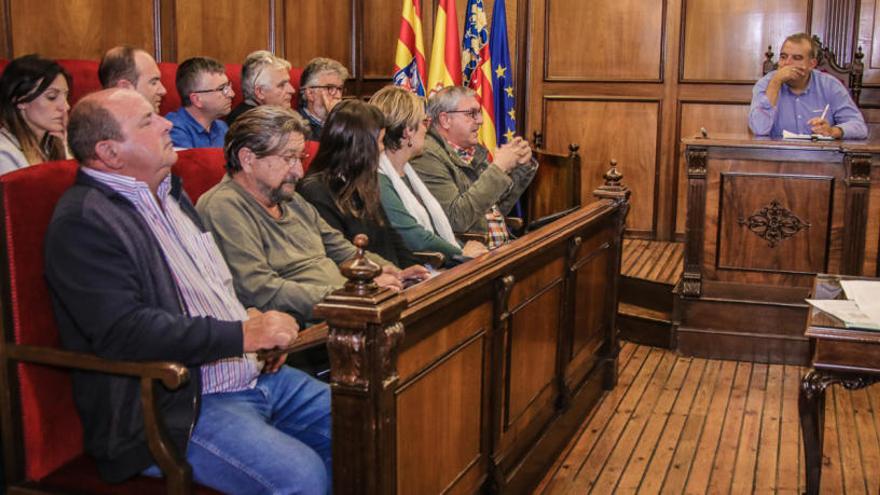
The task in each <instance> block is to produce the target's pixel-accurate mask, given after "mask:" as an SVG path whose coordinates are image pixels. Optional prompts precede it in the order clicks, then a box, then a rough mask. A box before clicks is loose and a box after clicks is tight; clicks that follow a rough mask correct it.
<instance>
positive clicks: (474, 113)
mask: <svg viewBox="0 0 880 495" xmlns="http://www.w3.org/2000/svg"><path fill="white" fill-rule="evenodd" d="M443 113H463V114H464V115H466V116H468V117H470V119H471V120H477V117H479V116H480V115H482V114H483V110H482V109H481V108H472V109H470V110H450V111H448V112H443Z"/></svg>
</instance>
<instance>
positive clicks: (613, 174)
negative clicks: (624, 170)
mask: <svg viewBox="0 0 880 495" xmlns="http://www.w3.org/2000/svg"><path fill="white" fill-rule="evenodd" d="M602 177H603V178H604V179H605V183H604V184H602V185H601V186H599V187H598V188H596V190H595V191H593V196H595V197H597V198H599V199H613V200H615V201H629V195H630V190H629V188H628V187H626V186H624V185H623V184H622V183H621V181H622V180H623V174H621V173H620V172H618V171H617V160H613V159H612V160H611V168H610V169H608V171H607V172H605V174H604V175H602Z"/></svg>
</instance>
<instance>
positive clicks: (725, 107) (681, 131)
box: [675, 102, 749, 235]
mask: <svg viewBox="0 0 880 495" xmlns="http://www.w3.org/2000/svg"><path fill="white" fill-rule="evenodd" d="M680 108H681V110H680V115H681V119H680V120H679V123H678V135H679V136H681V138H687V137H692V136H697V135H699V134H700V129H701V128H703V129H706V131H707V132H708V133H709V135H710V136H715V135H718V134H728V133H729V134H745V133H748V132H749V104H748V103H743V104H738V103H734V104H724V103H705V102H693V103H691V102H682V103H681V107H680ZM684 148H685V147H684V145H683V144H681V141H680V140H679V142H678V150H679V151H678V167H677V169H678V171H677V173H676V176H677V177H676V183H677V187H676V202H675V233H676V234H680V235H684V222H685V214H686V213H687V160H685V157H684Z"/></svg>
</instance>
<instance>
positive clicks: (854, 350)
mask: <svg viewBox="0 0 880 495" xmlns="http://www.w3.org/2000/svg"><path fill="white" fill-rule="evenodd" d="M841 278H860V277H842V276H834V275H818V276H817V277H816V282H815V285H814V288H813V297H814V298H816V299H836V298H838V297H839V296H840V295H841V293H842V289H841V287H840V279H841ZM806 328H807V330H806V332H805V335H806V336H807V337H808V338H809V339H810V343H811V347H812V357H811V358H810V363H811V365H812V369H811V370H810V371H809V372H808V373H807V374H806V375H805V376H804V378H803V381H802V382H801V388H800V393H799V396H798V411H799V413H800V421H801V429H802V431H803V434H804V457H805V460H806V466H805V470H806V474H807V494H808V495H813V494H818V493H819V486H820V483H819V482H820V478H821V474H822V433H823V430H824V426H825V417H824V416H825V414H824V413H825V388H827V387H828V386H829V385H832V384H834V383H839V384H841V385H843V386H844V387H845V388H847V389H850V390H855V389H859V388H863V387H866V386H868V385H871V384H872V383H875V382H877V381H880V332H878V331H873V330H861V329H858V328H846V326H845V325H844V324H843V322H842V321H840V320H838V319H837V318H835V317H833V316H831V315H829V314H827V313H825V312H823V311H820V310H818V309H816V308H811V309H810V311H809V317H808V319H807V327H806Z"/></svg>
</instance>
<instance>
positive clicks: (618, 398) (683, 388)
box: [535, 343, 880, 494]
mask: <svg viewBox="0 0 880 495" xmlns="http://www.w3.org/2000/svg"><path fill="white" fill-rule="evenodd" d="M804 372H805V370H804V369H803V368H801V367H798V366H784V365H767V364H759V363H749V362H737V361H720V360H711V359H699V358H689V357H679V356H677V355H676V354H675V353H673V352H671V351H668V350H665V349H659V348H653V347H648V346H640V345H636V344H632V343H625V344H624V345H623V350H622V352H621V355H620V381H619V383H618V385H617V387H616V388H615V389H614V390H612V391H610V392H608V393H607V394H606V395H605V396H604V397H603V398H602V399H601V401H600V402H599V404H597V406H596V408H595V409H594V410H593V412H592V413H591V415H590V416H589V417H588V418H587V420H586V421H585V422H584V424H583V425H582V427H581V430H580V432H579V433H578V435H576V436H575V438H573V439H572V441H571V442H570V444H569V446H568V448H567V449H566V450H565V451H564V452H563V454H562V455H561V456H560V458H559V459H558V460H557V462H556V463H555V464H554V466H553V468H552V469H551V470H550V472H549V473H548V475H547V476H546V477H545V479H544V480H543V481H542V482H541V484H540V485H539V487H538V489H537V490H536V491H535V493H541V494H586V493H596V494H606V493H647V494H651V493H664V494H665V493H675V494H677V493H688V494H701V493H722V494H724V493H761V494H769V493H784V494H799V493H801V492H802V491H803V489H804V486H803V484H804V474H803V471H804V466H803V443H802V440H801V435H800V428H799V423H798V415H797V392H798V386H799V384H800V379H801V377H802V376H803V374H804ZM825 414H826V419H825V458H824V465H823V469H822V490H821V493H834V494H837V493H845V494H855V493H869V494H876V493H878V482H880V437H878V432H880V386H874V387H869V388H867V389H863V390H858V391H847V390H844V389H842V388H841V387H839V386H833V387H829V389H828V392H827V396H826V413H825Z"/></svg>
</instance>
